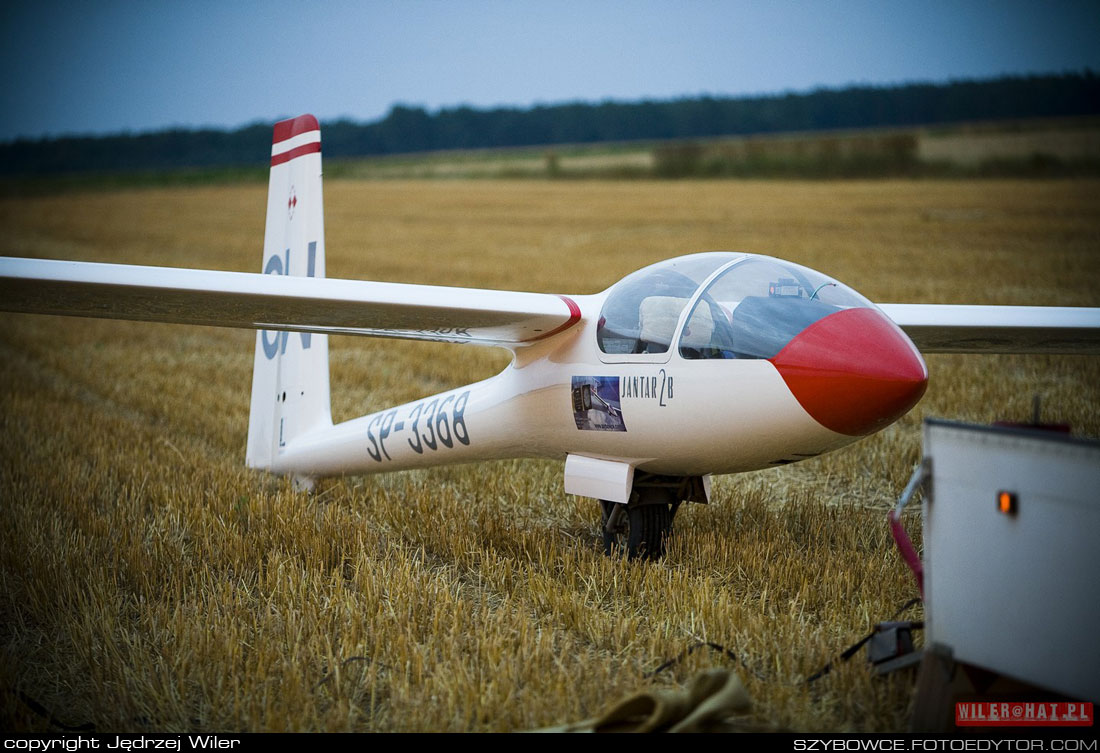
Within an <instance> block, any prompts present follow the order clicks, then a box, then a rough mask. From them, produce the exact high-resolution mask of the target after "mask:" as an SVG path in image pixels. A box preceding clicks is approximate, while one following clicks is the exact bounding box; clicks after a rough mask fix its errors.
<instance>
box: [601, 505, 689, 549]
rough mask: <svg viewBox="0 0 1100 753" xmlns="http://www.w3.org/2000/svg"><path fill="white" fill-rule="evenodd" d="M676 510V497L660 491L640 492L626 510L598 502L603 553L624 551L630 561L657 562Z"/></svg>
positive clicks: (626, 506)
mask: <svg viewBox="0 0 1100 753" xmlns="http://www.w3.org/2000/svg"><path fill="white" fill-rule="evenodd" d="M678 506H679V503H678V502H677V500H676V495H675V493H674V492H673V491H672V490H670V489H661V488H653V489H642V490H639V491H638V495H637V499H631V501H630V504H629V505H625V506H624V505H620V504H617V503H615V502H608V501H606V500H602V499H601V500H600V507H601V508H602V510H603V516H602V520H603V525H602V527H601V530H602V533H603V550H604V553H605V554H609V555H613V554H616V553H619V552H623V551H625V552H626V555H627V557H628V558H629V559H644V560H658V559H660V558H661V557H663V556H664V553H665V542H666V540H667V539H668V534H669V531H670V529H671V528H672V518H673V517H674V516H675V515H676V508H677V507H678ZM624 507H625V509H623V508H624ZM617 508H618V511H616V510H617ZM608 521H611V525H610V526H609V525H608Z"/></svg>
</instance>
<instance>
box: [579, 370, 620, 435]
mask: <svg viewBox="0 0 1100 753" xmlns="http://www.w3.org/2000/svg"><path fill="white" fill-rule="evenodd" d="M572 386H573V389H572V390H571V393H572V398H573V419H574V420H575V421H576V422H577V428H578V429H580V430H582V431H626V422H625V421H624V420H623V408H622V404H621V402H620V400H619V378H618V377H617V376H614V377H609V376H575V377H573V385H572Z"/></svg>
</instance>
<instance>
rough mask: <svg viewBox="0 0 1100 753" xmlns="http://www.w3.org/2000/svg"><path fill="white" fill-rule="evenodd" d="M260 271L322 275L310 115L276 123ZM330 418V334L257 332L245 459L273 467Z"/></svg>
mask: <svg viewBox="0 0 1100 753" xmlns="http://www.w3.org/2000/svg"><path fill="white" fill-rule="evenodd" d="M263 272H264V274H278V275H287V274H289V275H296V276H300V277H324V276H325V233H324V215H323V212H322V201H321V130H320V126H319V125H318V124H317V119H316V118H315V117H313V116H312V115H302V116H300V117H297V118H294V119H292V120H284V121H282V122H280V123H276V124H275V135H274V139H273V141H272V147H271V180H270V183H269V184H268V193H267V228H266V230H265V232H264V258H263ZM331 425H332V409H331V407H330V403H329V372H328V336H327V335H317V334H308V333H292V332H285V331H284V332H277V331H273V330H261V331H259V332H257V333H256V360H255V366H254V368H253V372H252V408H251V412H250V414H249V418H248V453H247V456H246V461H245V462H246V463H247V465H248V466H249V467H251V468H270V467H271V464H272V462H273V461H274V459H275V458H276V457H277V456H278V454H279V452H280V450H281V448H282V447H283V446H284V445H286V444H288V443H289V442H290V440H292V439H293V438H294V437H296V436H299V435H301V434H304V433H305V432H308V431H310V430H312V429H315V428H319V427H324V426H331Z"/></svg>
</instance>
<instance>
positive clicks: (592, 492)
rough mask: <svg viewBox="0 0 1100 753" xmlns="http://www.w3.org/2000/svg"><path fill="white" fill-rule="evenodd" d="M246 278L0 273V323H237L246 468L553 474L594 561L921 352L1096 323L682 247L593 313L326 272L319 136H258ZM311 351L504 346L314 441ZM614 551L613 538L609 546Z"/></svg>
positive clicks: (1048, 341)
mask: <svg viewBox="0 0 1100 753" xmlns="http://www.w3.org/2000/svg"><path fill="white" fill-rule="evenodd" d="M261 269H262V273H256V274H248V273H235V272H217V271H208V270H197V269H177V268H163V267H142V266H130V265H116V264H98V263H83V262H70V261H53V260H42V259H19V258H0V309H3V310H6V311H14V312H33V313H43V314H65V315H74V316H91V317H108V318H120V319H134V320H144V321H157V322H177V323H184V324H205V325H218V326H226V327H246V328H254V329H256V330H258V332H257V334H256V349H255V365H254V371H253V380H252V398H251V411H250V417H249V427H248V449H247V454H246V463H247V465H248V466H250V467H252V468H257V469H263V470H266V471H270V472H272V473H276V474H283V475H289V476H292V477H293V478H294V479H295V482H296V483H297V484H298V485H299V486H302V487H305V488H308V487H310V486H312V484H313V482H314V480H316V479H317V478H320V477H326V476H340V475H354V474H367V473H378V472H385V471H398V470H405V469H410V468H421V467H426V466H434V465H441V464H452V463H465V462H473V461H481V460H491V459H499V458H512V457H549V458H558V459H564V460H565V490H566V492H568V493H571V494H578V495H581V496H588V497H594V498H596V499H599V500H601V503H602V507H603V537H604V545H605V548H606V549H607V550H608V552H610V551H611V550H612V549H613V548H614V547H616V546H619V545H621V544H623V543H625V548H626V550H627V551H628V553H629V555H630V556H632V557H634V556H642V557H647V558H656V557H659V556H660V555H661V554H662V552H663V547H664V537H665V535H666V534H667V531H668V528H669V526H670V524H671V521H672V518H673V516H674V515H675V512H676V509H677V507H678V506H679V504H680V503H681V502H682V501H697V502H706V501H707V500H708V497H709V494H710V477H711V475H713V474H723V473H736V472H740V471H750V470H755V469H760V468H767V467H770V466H774V465H781V464H785V463H791V462H796V461H798V460H803V459H805V458H811V457H815V456H817V455H820V454H821V453H824V452H828V451H830V450H834V449H836V448H839V447H842V446H844V445H847V444H850V443H852V442H854V441H856V440H858V439H859V438H861V437H863V436H866V435H868V434H872V433H874V432H876V431H879V430H880V429H882V428H884V427H886V426H888V425H889V424H891V423H892V422H894V421H895V420H897V419H898V418H900V417H901V416H902V415H904V414H905V413H906V412H907V411H908V410H909V409H910V408H912V407H913V406H914V405H915V404H916V403H917V402H918V401H919V400H920V398H921V396H922V395H923V393H924V390H925V387H926V385H927V380H928V370H927V368H926V367H925V363H924V360H923V359H922V357H921V351H922V350H923V351H924V352H937V353H938V352H944V353H972V352H987V353H990V352H995V353H1035V352H1039V353H1100V309H1086V308H1044V307H1014V306H944V305H923V304H881V305H878V306H876V305H875V304H873V303H871V302H870V301H868V300H867V299H866V298H864V297H863V296H861V295H860V294H859V293H857V292H856V291H854V290H852V289H851V288H849V287H848V286H846V285H844V284H843V283H841V282H839V281H837V280H835V279H832V278H830V277H828V276H826V275H824V274H821V273H820V272H817V271H814V270H811V269H808V268H806V267H803V266H800V265H797V264H792V263H790V262H786V261H782V260H780V259H775V258H771V257H766V256H759V255H754V254H742V253H725V252H722V253H704V254H695V255H691V256H684V257H679V258H675V259H670V260H668V261H664V262H660V263H657V264H654V265H652V266H649V267H646V268H644V269H641V270H639V271H637V272H634V273H633V274H631V275H628V276H627V277H625V278H623V279H622V280H620V281H619V282H617V283H615V284H614V285H612V286H611V287H609V288H608V289H607V290H605V291H604V292H602V293H599V294H596V295H583V296H582V295H573V296H570V295H549V294H540V293H523V292H509V291H498V290H475V289H468V288H451V287H437V286H428V285H403V284H394V283H381V282H367V281H355V280H336V279H328V278H326V277H325V245H324V225H323V215H322V193H321V132H320V127H319V125H318V123H317V120H316V119H315V118H314V117H313V116H311V115H303V116H301V117H298V118H294V119H292V120H287V121H283V122H280V123H278V124H276V125H275V129H274V138H273V145H272V150H271V174H270V183H269V188H268V202H267V224H266V230H265V239H264V252H263V263H262V267H261ZM329 334H345V335H366V336H371V337H394V338H406V339H414V340H434V341H442V342H448V343H456V344H468V345H483V346H494V347H501V348H506V349H508V350H509V351H511V353H512V357H513V358H512V362H511V364H510V365H509V366H508V367H507V368H506V369H505V370H504V371H503V372H502V373H500V374H498V375H497V376H495V377H492V378H490V379H487V380H484V381H481V382H478V383H476V384H471V385H468V386H465V387H461V388H459V389H455V390H450V391H447V392H444V393H442V394H439V395H433V396H430V397H425V398H423V399H420V400H416V401H413V402H411V403H406V404H404V405H399V406H396V407H393V408H389V409H387V410H383V411H379V412H377V413H373V414H371V415H368V416H363V417H361V418H356V419H353V420H351V421H346V422H343V423H340V424H336V425H334V424H333V422H332V417H331V410H330V407H329V367H328V339H327V335H329ZM623 540H625V542H624V541H623Z"/></svg>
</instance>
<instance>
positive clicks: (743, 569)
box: [0, 181, 1100, 732]
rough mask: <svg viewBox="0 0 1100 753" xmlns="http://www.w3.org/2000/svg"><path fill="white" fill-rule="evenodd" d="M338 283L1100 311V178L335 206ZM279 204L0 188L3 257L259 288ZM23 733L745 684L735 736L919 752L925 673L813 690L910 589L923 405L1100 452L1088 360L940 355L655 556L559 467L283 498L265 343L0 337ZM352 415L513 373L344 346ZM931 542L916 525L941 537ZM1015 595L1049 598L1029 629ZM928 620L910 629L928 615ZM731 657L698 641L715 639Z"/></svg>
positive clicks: (679, 189) (287, 719) (336, 202)
mask: <svg viewBox="0 0 1100 753" xmlns="http://www.w3.org/2000/svg"><path fill="white" fill-rule="evenodd" d="M325 194H326V195H325V202H326V243H327V254H328V258H327V263H328V274H329V276H330V277H347V278H362V279H373V280H389V281H403V282H422V283H436V284H444V285H458V286H470V287H486V288H505V289H516V290H533V291H545V292H560V293H577V294H583V293H591V292H596V291H598V290H601V289H603V288H604V287H606V286H607V285H609V284H611V283H612V282H614V281H615V280H616V279H618V278H619V277H621V276H622V275H624V274H626V273H628V272H630V271H633V270H634V269H637V268H639V267H641V266H644V265H645V264H648V263H651V262H653V261H657V260H659V259H662V258H667V257H670V256H676V255H679V254H684V253H693V252H696V251H705V250H716V249H730V250H745V251H754V252H759V253H767V254H772V255H775V256H779V257H783V258H786V259H790V260H792V261H796V262H799V263H802V264H806V265H808V266H810V267H813V268H816V269H820V270H821V271H823V272H826V273H827V274H830V275H833V276H835V277H837V278H838V279H840V280H842V281H844V282H846V283H848V284H850V285H852V286H853V287H855V288H856V289H857V290H859V291H860V292H862V293H863V294H864V295H866V296H867V297H869V298H871V299H872V300H875V301H881V302H886V301H889V302H938V303H1005V304H1048V305H1077V306H1081V305H1087V306H1098V305H1100V182H1096V181H1091V182H1083V181H1082V182H1075V181H1051V182H1040V181H1035V182H1026V181H1020V182H1007V181H1006V182H1000V181H988V182H963V181H948V182H934V181H919V182H888V181H869V182H805V183H801V182H763V181H761V182H741V181H738V182H734V181H728V182H682V183H679V182H677V183H668V182H664V183H661V182H622V183H615V182H531V181H519V182H503V181H501V182H497V181H471V182H464V181H453V182H447V181H440V182H355V181H329V182H328V183H326V185H325ZM265 200H266V189H265V187H263V186H259V185H241V186H219V187H216V188H207V189H198V188H174V189H167V188H165V189H143V190H129V191H110V192H108V191H102V192H88V193H74V194H69V195H60V196H52V197H49V196H47V197H37V198H26V199H13V198H5V199H3V200H0V227H2V228H3V233H2V238H0V253H3V254H7V255H24V256H43V257H52V258H69V259H84V260H94V261H116V262H131V263H141V264H159V265H170V266H171V265H175V266H194V267H205V268H211V269H227V270H237V271H259V265H260V255H261V247H262V236H263V223H264V218H263V213H264V207H265ZM0 321H3V327H2V328H0V331H2V334H0V443H2V444H0V447H2V449H0V500H2V501H0V689H2V691H3V693H2V698H0V709H2V719H3V724H4V727H5V728H6V729H23V730H42V731H45V730H47V729H54V730H57V729H58V727H57V726H56V725H55V726H53V727H51V726H49V725H50V722H49V720H48V719H47V718H45V717H43V716H41V714H40V713H39V712H37V711H35V710H34V709H33V708H32V706H31V703H30V702H31V701H33V702H34V703H37V704H39V705H40V706H41V707H42V708H44V709H47V710H49V711H50V712H52V713H53V714H54V716H55V717H56V719H57V720H59V721H60V722H63V723H65V724H68V725H79V724H82V723H85V722H90V723H93V724H94V725H95V726H96V729H97V730H99V731H108V730H127V731H134V732H141V731H152V730H157V731H170V732H171V731H190V730H217V731H241V730H250V731H264V730H327V731H353V730H359V731H428V730H430V731H505V730H520V729H530V728H537V727H543V726H548V725H553V724H559V723H563V722H567V721H571V720H578V719H582V718H585V717H590V716H593V715H595V714H597V713H599V711H600V710H601V709H603V708H605V707H606V706H607V705H608V704H609V703H610V702H612V701H614V700H615V699H617V698H619V697H621V696H624V695H627V694H630V693H633V692H635V691H638V690H644V689H646V688H651V687H659V686H665V685H673V684H681V683H684V682H686V681H687V680H688V678H690V677H691V676H692V675H693V674H695V673H696V672H698V671H699V670H701V669H703V668H705V667H708V666H715V665H717V666H725V667H729V668H731V669H734V670H736V671H737V672H739V673H740V675H741V677H742V679H743V680H744V681H745V684H746V686H747V688H748V690H749V693H750V694H751V696H752V699H753V710H752V712H751V714H750V715H749V716H748V718H747V719H746V725H745V726H746V727H751V728H756V729H781V730H898V729H903V728H904V727H905V725H906V720H907V713H908V706H909V703H910V698H911V690H912V687H913V681H914V675H913V674H907V673H904V672H903V673H898V674H895V675H891V676H889V677H887V678H884V679H883V678H873V677H872V676H871V675H870V673H869V672H868V670H867V668H866V665H865V664H864V662H863V660H862V656H860V657H857V658H856V659H853V660H852V661H851V662H849V663H847V664H843V665H840V666H838V667H837V668H835V669H834V670H833V672H832V673H831V674H829V675H827V676H826V677H824V678H822V679H820V680H817V681H816V682H814V683H812V684H807V683H806V682H805V681H806V678H807V677H809V676H810V675H811V674H812V673H814V672H815V671H816V670H818V669H819V668H821V666H822V665H823V664H825V662H827V661H829V660H831V659H833V658H834V657H835V655H836V654H837V653H839V652H840V651H841V650H842V649H844V648H845V647H847V646H848V645H849V644H850V643H852V642H854V641H855V640H856V639H857V638H859V637H861V636H862V635H863V634H865V633H866V632H867V631H868V630H869V629H870V626H871V625H872V624H873V623H874V622H877V621H880V620H884V619H887V618H889V617H890V616H891V615H892V614H893V613H894V612H895V611H896V610H897V609H898V607H899V606H901V605H902V604H903V603H904V602H906V601H907V600H908V599H910V598H911V597H912V596H914V595H915V594H916V589H915V586H914V584H913V582H912V580H911V576H910V575H909V573H908V571H907V570H906V569H905V567H904V565H903V564H902V562H901V560H900V558H899V557H898V556H897V554H896V553H895V552H894V550H893V544H892V541H891V539H890V536H889V532H888V530H887V527H886V523H885V514H886V511H887V509H889V507H890V506H891V505H892V503H893V502H894V500H895V499H896V497H897V495H898V493H899V492H900V490H901V488H902V486H903V485H904V483H905V481H906V479H907V478H908V475H909V473H910V471H911V470H912V467H913V464H914V463H915V462H916V460H917V459H918V457H919V454H920V437H919V427H920V421H921V419H922V417H924V416H926V415H933V416H940V417H948V418H957V419H964V420H970V421H979V422H986V421H990V420H995V419H1001V418H1007V419H1014V420H1027V419H1028V418H1030V414H1031V405H1032V397H1033V395H1035V394H1039V395H1041V397H1042V400H1043V403H1042V405H1043V418H1044V419H1046V420H1049V421H1065V422H1069V423H1071V424H1072V425H1073V426H1074V429H1075V432H1076V433H1078V434H1081V435H1085V436H1093V437H1095V436H1100V358H1097V357H1080V356H1079V357H1043V356H930V357H929V358H928V359H927V360H928V364H929V369H930V372H931V378H930V386H929V390H928V393H927V395H926V397H925V398H924V400H923V401H922V403H921V404H920V405H919V406H918V407H917V408H916V409H915V410H914V411H913V412H912V413H911V414H910V415H908V416H906V417H905V418H903V419H902V420H901V421H899V422H898V423H897V424H895V425H894V426H892V427H890V428H888V429H887V430H885V431H883V432H882V433H880V434H878V435H876V436H874V437H871V438H869V439H866V440H864V441H862V442H859V443H857V444H855V445H853V446H851V447H849V448H847V449H845V450H842V451H840V452H837V453H833V454H831V455H828V456H825V457H821V458H817V459H813V460H810V461H806V462H803V463H801V464H798V465H795V466H788V467H785V468H781V469H776V470H769V471H762V472H758V473H752V474H745V475H742V476H737V477H724V478H720V479H718V480H716V483H715V490H716V491H715V499H714V500H713V503H712V504H711V505H709V506H699V505H692V506H685V507H684V508H682V509H681V511H680V513H679V514H678V516H677V519H676V530H675V535H674V538H673V540H672V543H671V546H670V553H669V555H668V556H667V557H666V558H665V559H664V560H663V561H662V562H659V563H656V564H651V563H631V562H626V561H623V560H620V559H609V558H606V557H604V556H603V554H602V553H601V551H600V548H599V546H598V544H597V541H598V537H597V521H598V509H597V508H598V506H597V504H596V503H595V502H594V501H593V500H588V499H580V498H575V497H569V496H566V495H565V494H564V493H563V490H562V466H561V463H559V462H550V461H525V460H517V461H507V462H498V463H487V464H482V465H473V466H460V467H452V468H441V469H437V470H432V471H422V472H410V473H402V474H394V475H388V476H387V475H383V476H371V477H361V478H349V479H341V480H330V481H327V482H325V483H324V484H323V485H322V486H321V488H320V490H319V493H317V494H315V495H314V496H307V495H304V494H301V493H296V492H294V491H292V490H291V489H290V487H289V485H288V484H287V483H285V482H283V481H280V480H278V479H273V478H270V477H267V476H264V475H262V474H259V473H256V472H252V471H249V470H247V469H245V468H244V467H243V466H244V450H245V437H246V429H247V419H248V401H249V389H250V385H251V367H252V350H253V347H254V342H255V335H254V333H252V332H244V331H235V330H228V329H218V328H198V327H184V326H175V325H155V324H144V323H129V322H104V321H95V320H83V319H63V318H55V317H34V316H22V315H20V316H17V315H0ZM330 347H331V354H332V395H333V412H334V418H335V419H336V420H343V419H347V418H351V417H354V416H357V415H361V414H364V413H367V412H370V411H373V410H377V409H380V408H383V407H385V406H387V405H390V404H397V403H400V402H404V401H407V400H411V399H414V398H417V397H420V396H423V395H426V394H429V393H432V392H436V391H440V390H444V389H449V388H451V387H455V386H458V385H460V384H463V383H466V382H469V381H473V380H476V379H480V378H484V377H486V376H488V375H490V374H492V373H494V372H495V371H497V370H499V369H500V368H502V367H503V366H504V365H505V364H506V363H507V359H508V355H507V353H506V352H504V351H495V350H490V349H479V348H473V347H458V346H447V345H433V344H422V343H405V342H397V341H383V340H370V339H351V338H333V339H332V341H331V346H330ZM907 523H908V527H909V530H910V531H911V532H912V533H913V534H914V535H915V536H917V535H919V513H917V512H916V510H911V514H910V516H909V517H908V518H907ZM1025 606H1026V605H1025ZM906 615H907V616H910V617H918V616H919V615H920V610H919V609H913V610H911V611H909V612H907V613H906ZM701 640H704V641H712V642H715V643H718V644H721V645H723V646H725V647H726V648H727V649H728V650H729V651H730V652H731V653H733V654H735V655H736V656H737V657H738V659H737V661H736V662H735V661H733V660H731V659H729V658H728V657H727V656H724V655H722V654H719V653H715V652H710V651H706V650H701V651H696V652H695V653H693V654H692V655H691V656H690V657H688V658H687V659H686V660H684V661H683V662H681V663H679V664H677V665H676V666H674V667H672V668H671V669H669V670H666V671H663V672H661V673H659V674H657V675H656V676H655V677H650V676H649V675H650V673H651V672H652V671H653V670H655V669H656V668H657V667H658V666H660V665H661V664H662V663H663V662H664V661H665V660H666V659H668V658H671V657H674V656H676V655H678V654H680V653H681V652H682V651H684V650H685V649H687V648H688V647H690V646H692V645H693V644H695V643H696V642H698V641H701Z"/></svg>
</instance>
